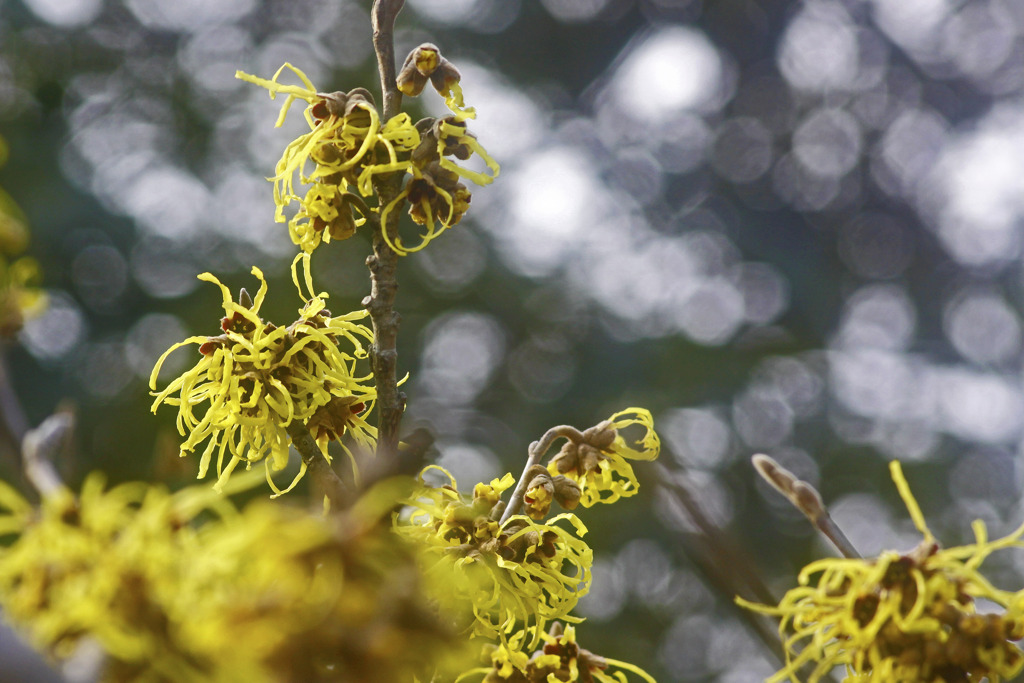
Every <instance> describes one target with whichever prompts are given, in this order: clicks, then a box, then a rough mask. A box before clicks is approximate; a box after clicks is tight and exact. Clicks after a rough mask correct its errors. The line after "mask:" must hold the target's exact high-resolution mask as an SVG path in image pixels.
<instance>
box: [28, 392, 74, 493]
mask: <svg viewBox="0 0 1024 683" xmlns="http://www.w3.org/2000/svg"><path fill="white" fill-rule="evenodd" d="M74 428H75V418H74V415H72V414H71V413H70V412H61V413H54V414H53V415H51V416H50V417H48V418H46V419H45V420H43V422H42V424H40V425H39V426H38V427H36V428H35V429H32V430H29V432H28V433H27V434H26V435H25V438H24V439H23V440H22V444H21V456H22V459H23V463H22V466H23V467H24V469H25V476H26V477H28V480H29V482H31V484H32V486H34V487H35V489H36V490H37V491H38V492H39V495H41V496H42V497H43V498H45V497H47V496H48V495H50V494H51V493H54V492H55V491H57V490H58V489H61V488H63V486H64V482H62V481H61V478H60V475H58V474H57V468H56V467H54V464H53V461H54V459H55V458H56V456H57V454H58V453H59V452H60V450H61V448H63V446H64V444H65V443H67V438H68V437H69V436H70V435H71V432H72V431H73V430H74Z"/></svg>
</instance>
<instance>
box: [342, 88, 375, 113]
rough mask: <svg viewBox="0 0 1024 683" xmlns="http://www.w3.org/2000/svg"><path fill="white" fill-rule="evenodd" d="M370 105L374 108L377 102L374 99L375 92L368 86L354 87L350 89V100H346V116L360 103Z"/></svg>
mask: <svg viewBox="0 0 1024 683" xmlns="http://www.w3.org/2000/svg"><path fill="white" fill-rule="evenodd" d="M366 104H368V105H370V106H371V107H373V108H374V109H376V108H377V103H376V102H374V100H373V93H371V92H370V91H369V90H367V89H366V88H352V89H351V90H349V91H348V100H347V101H346V102H345V116H351V115H352V113H353V112H354V111H355V110H356V107H358V106H359V105H366Z"/></svg>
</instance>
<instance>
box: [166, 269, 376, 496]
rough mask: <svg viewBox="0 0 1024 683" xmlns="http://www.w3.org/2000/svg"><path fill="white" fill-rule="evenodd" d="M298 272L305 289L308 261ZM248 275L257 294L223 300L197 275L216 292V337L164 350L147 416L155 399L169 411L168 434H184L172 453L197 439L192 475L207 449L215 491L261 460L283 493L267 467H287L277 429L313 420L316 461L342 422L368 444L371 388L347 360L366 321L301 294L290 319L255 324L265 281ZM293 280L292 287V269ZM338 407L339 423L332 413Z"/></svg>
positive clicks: (358, 353)
mask: <svg viewBox="0 0 1024 683" xmlns="http://www.w3.org/2000/svg"><path fill="white" fill-rule="evenodd" d="M297 260H298V259H297ZM306 260H308V256H307V259H306ZM306 272H307V276H306V285H307V288H308V289H309V290H310V294H311V295H312V291H313V290H312V283H311V281H310V280H309V277H308V264H307V270H306ZM252 273H253V275H255V276H256V277H257V278H259V280H260V288H259V291H258V292H257V294H256V298H255V299H254V300H248V294H244V290H243V296H242V297H241V298H242V299H243V301H242V302H235V301H233V300H232V298H231V294H230V292H228V289H227V287H225V286H224V285H223V284H221V283H220V281H219V280H217V278H216V277H214V276H213V275H211V274H209V273H203V274H202V275H200V276H199V279H201V280H204V281H206V282H212V283H214V284H216V285H217V286H218V287H220V289H221V294H222V296H223V307H224V313H225V317H224V318H223V319H222V320H221V329H222V330H223V334H220V335H217V336H213V337H206V336H196V337H189V338H188V339H186V340H185V341H183V342H179V343H177V344H175V345H174V346H172V347H171V348H169V349H168V350H167V351H166V352H164V354H163V355H162V356H161V357H160V359H159V360H158V361H157V363H156V366H155V367H154V368H153V373H152V375H151V376H150V388H151V389H154V395H155V396H156V398H155V400H154V401H153V408H152V409H153V412H156V409H157V407H158V406H159V405H160V404H161V403H166V404H168V405H173V406H177V407H178V420H177V426H178V431H179V433H180V434H182V435H183V436H184V435H188V438H187V439H186V440H185V442H184V443H183V444H182V445H181V455H182V456H184V455H185V454H187V453H191V452H194V451H195V450H196V448H197V447H198V446H199V445H200V444H203V443H204V442H205V443H206V447H205V449H204V450H203V452H202V456H201V458H200V461H199V475H198V476H199V478H200V479H201V478H203V477H205V476H206V473H207V470H208V469H209V467H210V464H211V462H212V460H213V456H214V453H216V455H217V474H218V477H219V478H218V481H217V483H216V487H221V486H223V485H224V482H226V481H227V479H228V477H229V476H230V474H231V472H232V470H234V469H235V468H236V467H237V466H238V465H239V464H241V463H245V465H246V467H247V468H248V467H249V466H251V464H252V463H255V462H259V461H260V460H264V458H266V471H267V475H266V476H267V481H268V482H269V484H270V486H271V488H272V489H273V490H274V492H275V494H276V495H279V494H281V493H283V491H281V490H280V489H278V488H277V485H276V484H275V483H274V481H273V478H272V477H271V474H270V473H271V470H273V471H280V470H282V469H284V467H285V466H286V465H287V463H288V445H289V443H290V440H289V437H288V433H287V427H288V426H289V425H290V424H291V423H292V422H293V421H296V420H297V421H299V422H303V423H305V422H307V421H309V420H311V418H314V416H316V417H317V420H316V421H315V423H316V426H317V433H316V434H315V436H316V437H317V438H318V441H319V443H320V446H321V450H322V451H323V452H324V455H325V457H326V454H327V451H326V445H327V444H326V442H327V440H328V439H330V438H337V437H340V433H341V432H342V431H344V428H345V427H346V426H347V427H348V429H349V433H350V434H351V435H352V436H353V438H354V439H355V440H356V441H357V443H360V444H362V445H369V444H370V443H371V442H372V440H373V438H374V437H375V435H376V431H375V429H374V428H373V427H371V426H370V425H369V424H367V423H366V421H365V420H364V419H363V417H362V416H361V413H365V412H368V410H369V407H370V406H371V405H372V403H373V400H374V398H375V392H374V390H373V389H372V388H370V387H368V386H367V383H368V382H369V379H370V378H369V377H368V376H366V377H360V376H359V375H358V374H357V371H356V361H357V359H360V358H364V357H365V356H366V351H365V350H364V348H363V343H364V342H371V343H372V341H373V335H372V333H371V332H370V330H369V329H368V328H366V327H365V326H363V325H361V324H359V323H358V322H356V321H358V320H359V319H361V318H364V317H366V315H367V313H366V312H365V311H357V312H355V313H350V314H348V315H344V316H338V317H332V316H331V314H330V312H329V311H327V310H326V309H325V308H324V296H325V295H319V296H311V298H309V299H306V300H305V305H304V306H303V308H302V309H301V310H300V311H299V319H298V320H297V321H295V322H294V323H292V324H291V325H288V326H287V327H277V326H276V325H274V324H273V323H268V322H265V321H264V320H263V319H262V318H260V317H259V309H260V306H261V305H262V303H263V300H264V297H265V296H266V292H267V283H266V280H264V278H263V273H262V272H260V270H259V269H258V268H255V267H254V268H253V269H252ZM293 279H294V280H295V282H296V285H297V286H298V275H297V274H295V272H294V268H293ZM300 294H301V289H300ZM304 298H305V297H304ZM342 341H344V342H346V343H347V344H349V345H351V347H352V350H351V351H350V352H347V351H342V350H341V348H340V347H339V344H340V343H341V342H342ZM189 344H198V345H199V352H200V359H199V362H198V363H197V364H196V365H195V366H194V367H192V368H191V369H190V370H188V371H186V372H185V373H184V374H183V375H181V376H180V377H178V378H177V379H175V380H174V381H172V382H171V383H170V384H169V385H167V387H166V388H164V389H163V390H162V391H160V392H155V389H156V379H157V375H158V374H159V372H160V368H161V367H162V366H163V363H164V361H165V360H166V359H167V357H168V355H170V354H171V353H172V352H173V351H174V350H175V349H178V348H180V347H182V346H187V345H189ZM204 404H206V409H205V410H204V411H202V412H201V413H200V414H199V415H197V414H196V412H195V411H196V408H197V407H198V406H200V405H204ZM322 409H323V410H322ZM346 410H347V411H348V415H347V419H345V416H344V415H342V414H339V411H341V413H344V411H346ZM318 411H320V412H319V414H318ZM324 411H331V413H333V414H331V415H325V412H324ZM328 417H330V418H331V419H330V420H329V421H328V419H327V418H328ZM225 456H227V458H226V460H225ZM267 456H269V457H267ZM305 469H306V467H305V463H303V464H302V466H301V467H300V470H299V474H298V475H297V476H296V477H295V479H294V480H293V481H292V482H291V484H290V485H289V486H288V488H287V489H285V491H287V490H290V489H291V488H292V487H293V486H295V484H296V483H297V482H298V480H299V479H300V478H301V477H302V475H303V474H304V473H305Z"/></svg>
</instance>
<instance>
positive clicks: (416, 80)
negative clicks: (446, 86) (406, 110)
mask: <svg viewBox="0 0 1024 683" xmlns="http://www.w3.org/2000/svg"><path fill="white" fill-rule="evenodd" d="M443 59H444V58H443V57H442V56H441V51H440V50H438V49H437V46H436V45H433V44H432V43H423V44H422V45H420V46H419V47H417V48H416V49H415V50H413V51H412V52H410V53H409V56H407V57H406V58H405V62H404V63H403V64H402V69H401V70H400V71H399V72H398V78H397V79H396V85H398V89H399V90H400V91H402V93H404V94H406V95H409V96H410V97H416V96H417V95H419V94H420V93H421V92H423V87H424V86H425V85H426V84H427V78H429V77H430V74H432V73H434V70H435V69H437V67H438V65H439V64H440V63H441V61H442V60H443Z"/></svg>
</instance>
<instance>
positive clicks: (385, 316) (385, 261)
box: [363, 0, 405, 454]
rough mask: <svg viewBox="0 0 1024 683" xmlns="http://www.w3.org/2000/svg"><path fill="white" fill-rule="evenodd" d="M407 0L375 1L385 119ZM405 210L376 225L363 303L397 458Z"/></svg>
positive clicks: (392, 192) (387, 200)
mask: <svg viewBox="0 0 1024 683" xmlns="http://www.w3.org/2000/svg"><path fill="white" fill-rule="evenodd" d="M404 4H405V0H375V1H374V3H373V10H372V14H371V20H372V23H373V47H374V51H375V52H376V53H377V66H378V69H379V71H380V82H381V90H382V91H383V96H384V120H385V121H387V120H388V119H390V118H392V117H394V116H395V115H397V114H398V113H399V110H400V109H401V107H402V93H401V92H399V90H398V86H397V84H396V80H395V45H394V28H395V18H396V17H397V16H398V13H399V12H400V11H401V9H402V6H403V5H404ZM401 182H402V176H401V174H398V173H395V174H391V177H385V178H383V179H380V180H378V181H377V182H376V183H375V186H376V190H377V197H378V199H379V204H378V206H380V207H385V206H388V205H389V204H391V203H392V202H393V201H394V200H395V198H396V197H398V195H399V194H400V193H401ZM400 209H401V207H395V209H394V210H392V211H391V212H390V214H389V216H388V220H387V221H386V224H381V223H380V219H379V218H378V217H377V216H376V215H375V214H370V215H371V216H373V218H374V220H371V221H370V223H371V225H372V226H373V227H374V233H373V254H372V255H371V256H368V257H367V259H366V267H367V268H369V270H370V295H369V296H367V297H366V298H365V299H363V305H364V306H365V307H366V309H367V310H368V311H369V312H370V320H371V321H372V323H373V335H374V342H373V346H372V348H371V349H370V369H371V370H372V371H373V377H374V381H375V382H376V385H377V452H378V453H389V454H394V453H395V452H397V450H398V431H399V428H400V426H401V423H402V413H403V412H404V411H405V395H404V394H402V393H401V392H399V391H398V381H397V366H398V350H397V339H398V326H399V322H400V320H401V319H400V316H399V315H398V313H396V312H395V309H394V304H395V295H396V294H397V293H398V280H397V279H396V271H397V269H398V254H396V253H395V251H394V250H393V249H392V248H391V247H389V246H388V243H387V240H385V239H384V232H385V231H386V232H387V234H388V237H389V238H390V240H391V243H392V244H394V243H396V242H397V240H398V219H399V217H400V216H401V213H402V212H401V210H400Z"/></svg>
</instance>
